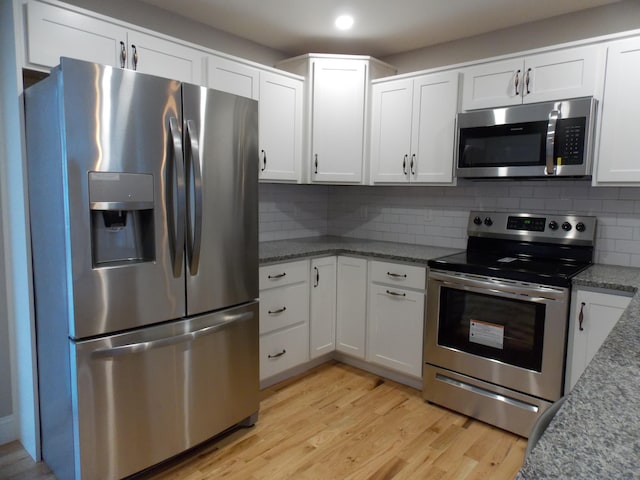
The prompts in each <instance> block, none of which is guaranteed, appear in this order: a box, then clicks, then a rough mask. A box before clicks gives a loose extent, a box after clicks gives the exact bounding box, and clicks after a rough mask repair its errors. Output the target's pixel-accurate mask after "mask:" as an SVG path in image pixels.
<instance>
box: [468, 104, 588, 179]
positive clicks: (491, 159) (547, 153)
mask: <svg viewBox="0 0 640 480" xmlns="http://www.w3.org/2000/svg"><path fill="white" fill-rule="evenodd" d="M596 106H597V101H596V100H595V99H593V98H577V99H573V100H564V101H560V102H545V103H533V104H529V105H517V106H514V107H506V108H492V109H487V110H476V111H470V112H464V113H459V114H458V119H457V120H458V121H457V128H458V131H457V139H458V148H457V151H456V175H457V176H458V177H466V178H510V177H547V178H549V177H589V176H590V175H591V164H592V149H593V145H592V140H593V127H594V123H595V113H596Z"/></svg>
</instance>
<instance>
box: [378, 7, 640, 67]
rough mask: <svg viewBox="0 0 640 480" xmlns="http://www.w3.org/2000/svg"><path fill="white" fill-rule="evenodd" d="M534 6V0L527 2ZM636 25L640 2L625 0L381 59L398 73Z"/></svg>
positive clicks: (565, 40)
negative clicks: (392, 66)
mask: <svg viewBox="0 0 640 480" xmlns="http://www.w3.org/2000/svg"><path fill="white" fill-rule="evenodd" d="M531 5H532V8H535V2H532V3H531ZM638 28H640V1H638V0H625V1H622V2H617V3H612V4H609V5H605V6H602V7H597V8H591V9H589V10H583V11H581V12H576V13H570V14H567V15H561V16H559V17H554V18H550V19H547V20H540V21H537V22H531V23H527V24H524V25H520V26H518V27H513V28H505V29H503V30H497V31H495V32H490V33H486V34H483V35H477V36H474V37H469V38H464V39H461V40H457V41H453V42H447V43H443V44H439V45H434V46H432V47H427V48H422V49H418V50H412V51H410V52H405V53H401V54H398V55H392V56H388V57H385V58H383V59H382V60H384V61H385V62H387V63H390V64H391V65H394V66H395V67H396V68H397V69H398V73H406V72H413V71H417V70H424V69H429V68H434V67H441V66H445V65H454V64H457V63H463V62H468V61H471V60H478V59H482V58H489V57H494V56H498V55H504V54H508V53H514V52H521V51H525V50H531V49H534V48H541V47H546V46H551V45H557V44H561V43H566V42H572V41H577V40H582V39H587V38H592V37H598V36H600V35H607V34H611V33H618V32H623V31H626V30H635V29H638Z"/></svg>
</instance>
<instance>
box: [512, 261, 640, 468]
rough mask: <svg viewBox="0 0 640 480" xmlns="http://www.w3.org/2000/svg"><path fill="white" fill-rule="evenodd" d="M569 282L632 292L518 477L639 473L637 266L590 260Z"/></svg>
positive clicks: (639, 281) (639, 313)
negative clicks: (592, 261) (590, 265)
mask: <svg viewBox="0 0 640 480" xmlns="http://www.w3.org/2000/svg"><path fill="white" fill-rule="evenodd" d="M573 284H574V286H587V287H599V288H607V289H613V290H619V291H621V292H633V293H634V296H633V298H632V300H631V303H630V304H629V306H628V307H627V309H626V310H625V312H624V313H623V314H622V317H621V318H620V321H619V322H618V323H617V324H616V326H615V327H614V328H613V330H612V331H611V333H610V334H609V336H608V337H607V339H606V340H605V342H604V344H603V345H602V347H601V348H600V350H598V353H596V355H595V357H594V358H593V360H592V361H591V363H590V364H589V365H588V367H587V369H586V370H585V372H584V373H583V375H582V376H581V377H580V380H578V383H577V384H576V386H575V387H574V389H573V390H572V391H571V392H570V393H569V395H568V396H567V400H566V402H565V403H564V404H563V405H562V407H561V408H560V410H559V411H558V413H557V414H556V416H555V417H554V418H553V420H552V421H551V423H550V424H549V427H548V428H547V430H546V431H545V433H544V434H543V435H542V437H541V438H540V440H539V442H538V444H537V445H536V447H535V448H534V449H533V451H532V452H531V455H530V456H529V457H528V458H527V459H526V460H525V463H524V465H523V466H522V468H521V470H520V472H519V473H518V475H517V476H516V479H518V480H524V479H543V478H545V479H546V478H554V479H559V478H562V479H632V478H640V381H639V378H638V377H639V376H640V328H639V327H640V293H636V292H637V291H638V288H639V287H640V269H638V268H629V267H617V266H610V265H594V266H592V267H590V268H589V269H587V270H586V271H584V272H582V273H581V274H579V275H578V276H577V277H575V278H574V280H573Z"/></svg>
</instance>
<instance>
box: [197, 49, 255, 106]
mask: <svg viewBox="0 0 640 480" xmlns="http://www.w3.org/2000/svg"><path fill="white" fill-rule="evenodd" d="M207 85H208V86H209V88H214V89H216V90H221V91H223V92H228V93H233V94H234V95H240V96H241V97H247V98H252V99H254V100H258V98H259V92H260V71H259V70H258V69H257V68H254V67H251V66H249V65H245V64H243V63H240V62H236V61H234V60H231V59H228V58H223V57H218V56H215V55H210V56H209V57H208V58H207Z"/></svg>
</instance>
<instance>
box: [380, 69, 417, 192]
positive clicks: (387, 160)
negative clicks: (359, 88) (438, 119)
mask: <svg viewBox="0 0 640 480" xmlns="http://www.w3.org/2000/svg"><path fill="white" fill-rule="evenodd" d="M371 96H372V107H371V168H372V180H373V182H374V183H377V182H380V183H406V182H408V181H409V162H410V160H409V156H410V153H411V112H412V107H413V80H412V79H406V80H394V81H391V82H385V83H378V84H376V85H374V86H373V87H372V89H371Z"/></svg>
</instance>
